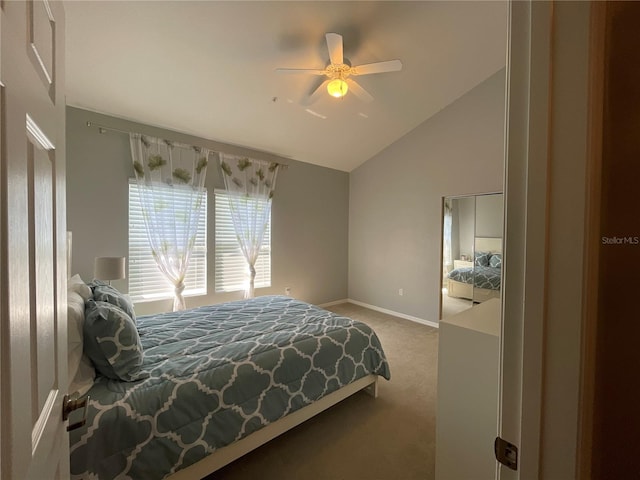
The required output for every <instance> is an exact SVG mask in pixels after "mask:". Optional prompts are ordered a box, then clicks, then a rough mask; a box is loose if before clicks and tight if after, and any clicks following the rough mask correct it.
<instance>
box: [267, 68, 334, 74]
mask: <svg viewBox="0 0 640 480" xmlns="http://www.w3.org/2000/svg"><path fill="white" fill-rule="evenodd" d="M276 72H278V73H308V74H310V75H325V74H326V71H325V70H318V69H316V68H276Z"/></svg>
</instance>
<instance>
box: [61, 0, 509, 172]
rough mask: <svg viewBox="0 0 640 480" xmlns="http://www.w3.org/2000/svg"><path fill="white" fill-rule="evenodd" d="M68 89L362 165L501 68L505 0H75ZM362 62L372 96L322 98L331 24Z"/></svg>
mask: <svg viewBox="0 0 640 480" xmlns="http://www.w3.org/2000/svg"><path fill="white" fill-rule="evenodd" d="M65 10H66V17H67V20H66V34H67V47H66V69H67V72H66V76H67V78H66V85H67V103H68V104H69V105H73V106H77V107H80V108H85V109H88V110H92V111H96V112H101V113H106V114H110V115H114V116H118V117H122V118H126V119H129V120H135V121H138V122H141V123H145V124H149V125H154V126H158V127H163V128H168V129H171V130H175V131H179V132H183V133H188V134H191V135H196V136H199V137H203V138H207V139H211V140H215V141H219V142H224V143H227V144H234V145H241V146H245V147H249V148H253V149H257V150H261V151H265V152H269V153H274V154H277V155H281V156H283V157H286V158H292V159H295V160H300V161H303V162H308V163H314V164H318V165H322V166H326V167H330V168H335V169H339V170H344V171H347V172H348V171H351V170H353V169H354V168H356V167H357V166H359V165H360V164H362V163H363V162H365V161H366V160H368V159H369V158H371V157H372V156H374V155H375V154H376V153H378V152H379V151H381V150H382V149H384V148H385V147H387V146H388V145H390V144H391V143H393V142H394V141H396V140H397V139H399V138H400V137H402V136H403V135H405V134H406V133H408V132H409V131H411V130H412V129H414V128H415V127H416V126H418V125H419V124H420V123H422V122H423V121H425V120H426V119H427V118H429V117H431V116H432V115H434V114H435V113H437V112H438V111H440V110H441V109H442V108H444V107H445V106H447V105H448V104H450V103H451V102H453V101H455V100H456V99H457V98H458V97H460V96H461V95H463V94H464V93H466V92H467V91H469V90H470V89H472V88H473V87H474V86H476V85H477V84H479V83H480V82H482V81H483V80H485V79H486V78H488V77H489V76H490V75H492V74H493V73H495V72H496V71H498V70H499V69H500V68H503V67H504V65H505V58H506V39H507V3H506V2H505V1H489V2H484V1H471V2H460V1H445V2H430V1H424V2H420V1H417V2H414V1H411V2H402V1H391V2H368V1H357V2H341V1H337V2H335V1H333V2H308V1H300V2H293V1H284V2H272V1H257V2H245V1H226V2H217V1H197V2H191V1H160V2H155V1H98V2H95V1H77V2H75V1H72V2H67V3H65ZM327 32H335V33H339V34H341V35H342V36H343V38H344V55H345V58H347V59H348V60H349V61H350V62H351V64H353V65H359V64H366V63H372V62H378V61H384V60H392V59H400V60H401V61H402V64H403V68H402V70H401V71H400V72H392V73H383V74H375V75H367V76H360V77H358V83H359V84H360V85H361V86H362V87H363V88H365V89H366V90H367V91H368V92H369V93H370V94H371V95H372V96H373V97H374V100H373V101H372V102H370V103H366V102H363V101H361V100H359V99H358V98H357V97H355V96H354V95H353V94H349V93H348V94H347V95H346V96H345V97H344V98H342V99H335V98H332V97H330V96H329V95H328V94H327V95H323V96H321V97H320V98H319V99H318V100H317V101H316V102H314V103H313V104H311V105H307V104H305V99H306V97H307V96H308V94H309V93H310V92H311V91H312V90H313V89H314V88H316V87H317V85H318V82H319V81H320V80H319V78H318V77H316V76H313V75H282V74H278V73H276V72H275V69H276V68H278V67H287V68H324V67H325V66H326V65H327V62H328V60H329V55H328V51H327V45H326V41H325V33H327Z"/></svg>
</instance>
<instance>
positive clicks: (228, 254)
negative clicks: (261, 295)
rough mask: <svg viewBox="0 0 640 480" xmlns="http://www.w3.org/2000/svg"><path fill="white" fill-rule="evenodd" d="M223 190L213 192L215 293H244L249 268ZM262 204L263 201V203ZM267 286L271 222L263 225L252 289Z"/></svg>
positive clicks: (268, 281)
mask: <svg viewBox="0 0 640 480" xmlns="http://www.w3.org/2000/svg"><path fill="white" fill-rule="evenodd" d="M228 195H229V194H228V193H227V192H226V191H225V190H216V192H215V197H216V198H215V200H216V267H215V268H216V292H233V291H238V290H244V289H245V288H246V286H247V283H248V278H249V266H248V265H247V261H246V260H245V258H244V255H243V254H242V251H240V246H239V245H238V240H237V238H236V232H235V230H234V229H233V221H232V220H231V211H230V210H229V197H228ZM265 203H266V201H265ZM270 286H271V219H269V224H268V225H267V230H266V231H265V234H264V238H263V240H262V248H261V250H260V256H259V257H258V261H257V262H256V279H255V288H264V287H270Z"/></svg>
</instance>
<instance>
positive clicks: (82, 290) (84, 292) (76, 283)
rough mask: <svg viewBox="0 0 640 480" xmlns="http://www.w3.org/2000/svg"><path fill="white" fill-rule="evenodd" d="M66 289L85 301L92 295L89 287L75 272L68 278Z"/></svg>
mask: <svg viewBox="0 0 640 480" xmlns="http://www.w3.org/2000/svg"><path fill="white" fill-rule="evenodd" d="M67 290H68V291H70V292H76V293H77V294H79V295H80V296H81V297H82V299H83V300H84V301H85V302H86V301H87V300H89V299H90V298H91V297H92V293H91V288H89V286H88V285H87V284H86V283H84V282H83V281H82V278H80V275H78V274H75V275H74V276H73V277H71V278H70V279H69V280H67Z"/></svg>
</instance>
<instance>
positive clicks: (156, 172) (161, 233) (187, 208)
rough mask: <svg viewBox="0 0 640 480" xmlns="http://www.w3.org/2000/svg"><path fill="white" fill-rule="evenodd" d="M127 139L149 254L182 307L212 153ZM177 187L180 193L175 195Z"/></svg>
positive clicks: (157, 141)
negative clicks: (185, 282)
mask: <svg viewBox="0 0 640 480" xmlns="http://www.w3.org/2000/svg"><path fill="white" fill-rule="evenodd" d="M130 142H131V156H132V160H133V169H134V171H135V175H136V184H137V187H138V192H139V196H140V203H141V207H142V213H143V217H144V222H145V227H146V231H147V237H148V239H149V245H150V246H151V253H152V255H153V258H154V259H155V261H156V264H157V265H158V268H159V269H160V271H161V272H162V273H163V275H164V277H165V278H166V279H167V281H168V282H170V284H171V285H173V287H174V299H173V311H177V310H184V309H185V301H184V297H183V296H182V292H183V291H184V289H185V284H184V278H185V275H186V273H187V269H188V268H189V258H190V256H191V252H192V250H193V246H194V243H195V239H196V233H197V229H198V220H199V219H200V215H201V213H202V203H203V197H204V191H205V190H204V179H205V176H206V173H207V164H208V161H209V155H210V153H211V152H210V151H209V150H208V149H206V148H200V147H196V146H192V145H184V144H180V143H174V142H170V141H168V140H163V139H160V138H154V137H148V136H143V135H140V134H136V133H132V134H131V135H130ZM178 191H179V192H180V193H181V195H179V196H178V195H175V196H174V195H173V192H178ZM185 195H186V198H187V199H188V200H187V201H185ZM178 197H180V198H178Z"/></svg>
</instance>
